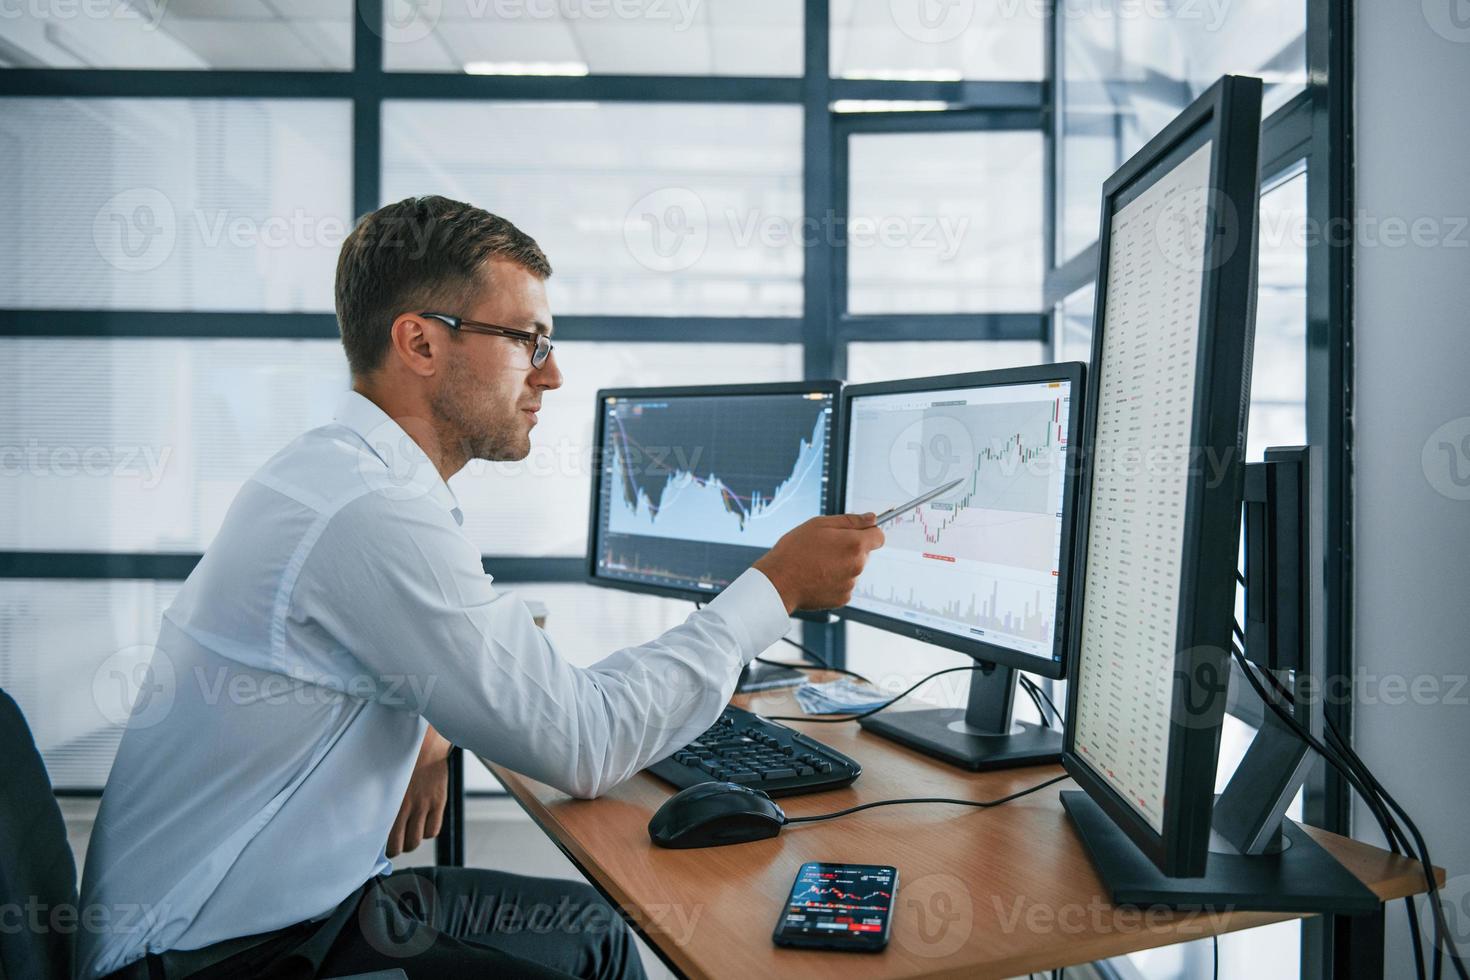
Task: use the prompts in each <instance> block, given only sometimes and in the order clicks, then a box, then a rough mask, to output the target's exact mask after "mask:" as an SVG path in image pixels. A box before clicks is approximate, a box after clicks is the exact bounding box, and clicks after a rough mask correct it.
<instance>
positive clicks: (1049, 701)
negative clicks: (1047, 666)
mask: <svg viewBox="0 0 1470 980" xmlns="http://www.w3.org/2000/svg"><path fill="white" fill-rule="evenodd" d="M1028 680H1029V678H1028ZM1031 686H1032V687H1034V688H1035V689H1036V693H1037V694H1040V695H1041V699H1042V700H1043V701H1045V702H1046V706H1047V707H1048V708H1050V709H1051V713H1052V716H1053V717H1054V718H1056V720H1057V724H1061V721H1062V713H1061V712H1060V711H1058V710H1057V706H1056V703H1055V702H1053V701H1052V699H1051V695H1049V694H1047V693H1046V688H1044V687H1042V686H1041V685H1040V684H1038V683H1036V682H1035V681H1031Z"/></svg>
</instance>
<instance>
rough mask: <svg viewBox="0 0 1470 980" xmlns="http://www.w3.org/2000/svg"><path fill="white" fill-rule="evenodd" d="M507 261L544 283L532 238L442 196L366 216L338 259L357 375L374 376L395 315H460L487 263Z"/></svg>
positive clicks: (341, 323)
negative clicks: (496, 258) (419, 312)
mask: <svg viewBox="0 0 1470 980" xmlns="http://www.w3.org/2000/svg"><path fill="white" fill-rule="evenodd" d="M494 257H499V258H505V259H509V260H510V261H512V262H514V263H516V264H517V265H519V266H520V267H521V268H523V269H525V270H526V271H528V272H530V273H532V274H534V275H536V276H538V277H539V278H541V279H545V278H546V277H547V276H549V275H551V263H549V262H547V261H546V256H545V254H544V253H542V251H541V246H539V245H537V244H536V241H535V239H533V238H531V236H530V235H527V234H526V233H525V232H523V231H521V230H520V229H519V228H517V227H516V226H515V225H513V224H511V223H510V222H509V221H506V220H505V219H504V218H502V217H499V216H498V215H493V214H491V213H490V212H489V211H486V210H484V209H482V208H477V207H475V206H474V205H471V204H465V203H463V202H461V201H451V200H450V199H449V198H447V197H438V196H433V197H410V198H405V199H404V200H402V201H399V202H398V203H396V204H388V205H385V206H383V207H381V208H379V209H378V210H376V211H374V212H373V213H372V214H369V215H367V216H366V217H364V218H363V219H362V220H361V221H359V222H358V223H357V227H356V228H354V229H352V233H351V234H350V235H348V236H347V240H346V241H344V242H343V243H342V254H341V255H339V256H338V257H337V325H338V327H339V328H340V329H341V331H342V346H343V348H344V349H345V350H346V351H347V364H348V366H349V367H350V368H351V369H352V374H353V375H354V376H355V377H361V376H364V375H367V374H371V373H372V372H373V371H375V370H377V368H378V366H379V365H380V364H382V362H383V356H384V354H385V353H386V352H387V350H388V345H389V337H390V334H391V332H392V328H393V321H394V319H396V318H397V317H398V316H399V315H400V314H403V313H410V312H418V311H421V310H435V311H436V312H444V313H454V314H463V312H464V310H463V307H464V306H465V305H467V304H468V303H470V302H472V301H473V300H474V298H475V297H476V295H477V294H478V293H479V291H480V289H482V288H483V286H484V280H483V279H481V278H480V270H481V268H482V267H483V265H484V264H485V262H486V261H487V260H488V259H491V258H494Z"/></svg>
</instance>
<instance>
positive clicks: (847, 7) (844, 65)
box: [831, 0, 1046, 81]
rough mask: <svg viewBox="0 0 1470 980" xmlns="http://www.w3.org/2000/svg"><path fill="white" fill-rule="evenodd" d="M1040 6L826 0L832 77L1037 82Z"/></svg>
mask: <svg viewBox="0 0 1470 980" xmlns="http://www.w3.org/2000/svg"><path fill="white" fill-rule="evenodd" d="M1045 27H1046V16H1045V6H1044V5H1042V4H1039V3H1015V4H1005V3H973V2H967V3H933V2H931V0H832V5H831V59H832V75H833V77H835V78H890V79H918V80H936V81H955V80H959V79H966V78H975V79H990V80H1027V79H1040V78H1041V77H1042V70H1043V57H1042V44H1043V40H1042V39H1043V36H1044V34H1045Z"/></svg>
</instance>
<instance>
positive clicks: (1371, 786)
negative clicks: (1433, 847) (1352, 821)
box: [1234, 647, 1425, 980]
mask: <svg viewBox="0 0 1470 980" xmlns="http://www.w3.org/2000/svg"><path fill="white" fill-rule="evenodd" d="M1234 652H1235V653H1236V654H1238V655H1239V656H1240V657H1241V658H1242V659H1241V664H1242V669H1245V670H1247V671H1248V672H1251V671H1250V668H1249V667H1248V666H1246V661H1245V659H1244V657H1245V651H1243V650H1241V649H1240V648H1239V647H1235V648H1234ZM1255 673H1257V674H1258V676H1260V677H1264V678H1266V680H1267V681H1269V682H1270V683H1271V686H1272V687H1274V688H1275V689H1276V692H1277V693H1278V694H1279V695H1280V696H1281V697H1282V698H1284V699H1285V700H1286V701H1287V702H1288V703H1291V704H1295V703H1296V698H1295V696H1293V694H1292V693H1291V691H1290V690H1288V689H1287V687H1286V685H1284V684H1283V683H1281V681H1280V680H1278V679H1277V677H1276V675H1275V674H1274V673H1272V672H1271V671H1269V670H1265V669H1258V671H1255ZM1257 693H1260V692H1259V691H1258V692H1257ZM1323 721H1324V722H1326V724H1327V741H1328V744H1330V745H1331V746H1332V748H1333V749H1334V751H1336V752H1337V753H1338V755H1339V756H1340V757H1341V758H1342V761H1343V762H1345V763H1347V764H1348V765H1349V766H1351V767H1352V768H1353V770H1354V771H1355V772H1356V773H1357V775H1358V779H1359V782H1360V783H1361V784H1362V785H1357V784H1354V786H1355V788H1356V789H1357V790H1358V793H1359V795H1360V796H1362V798H1363V802H1364V803H1366V804H1367V806H1368V810H1369V811H1370V812H1371V813H1372V814H1373V819H1374V821H1375V822H1376V823H1377V824H1378V829H1379V830H1380V831H1382V832H1383V836H1384V839H1385V840H1387V841H1388V849H1389V850H1390V851H1391V852H1393V853H1394V854H1401V853H1402V854H1407V855H1409V856H1410V857H1415V856H1416V855H1415V853H1414V847H1413V845H1411V844H1410V843H1409V837H1408V835H1407V834H1406V833H1405V832H1404V830H1403V828H1401V827H1400V826H1399V824H1398V821H1396V820H1395V819H1394V817H1393V815H1392V814H1391V813H1389V812H1388V810H1387V809H1386V807H1385V804H1384V802H1383V800H1382V798H1381V795H1382V793H1383V792H1384V790H1383V787H1382V784H1380V783H1379V782H1378V780H1377V778H1376V777H1375V776H1374V775H1373V773H1372V771H1371V770H1370V769H1369V768H1368V766H1367V764H1366V763H1364V762H1363V760H1362V759H1361V758H1360V757H1359V756H1358V754H1357V753H1356V752H1355V751H1353V748H1352V745H1351V744H1349V742H1348V740H1347V739H1346V738H1344V737H1343V735H1342V732H1340V731H1338V728H1337V725H1336V724H1335V723H1334V722H1333V720H1332V718H1331V717H1329V716H1327V715H1326V714H1325V713H1324V714H1323ZM1328 761H1329V762H1330V761H1332V760H1330V759H1329V760H1328ZM1334 765H1335V763H1334ZM1339 768H1340V767H1339ZM1365 789H1366V790H1367V792H1365V791H1364V790H1365ZM1400 844H1402V847H1403V849H1402V851H1401V850H1400ZM1404 911H1405V912H1406V913H1407V916H1408V920H1409V935H1410V936H1411V937H1412V941H1411V943H1410V945H1411V947H1412V948H1413V950H1414V975H1415V976H1416V977H1418V978H1419V980H1424V978H1425V972H1424V950H1423V949H1422V948H1421V947H1420V933H1419V912H1418V909H1417V908H1415V905H1414V898H1413V896H1406V897H1405V898H1404Z"/></svg>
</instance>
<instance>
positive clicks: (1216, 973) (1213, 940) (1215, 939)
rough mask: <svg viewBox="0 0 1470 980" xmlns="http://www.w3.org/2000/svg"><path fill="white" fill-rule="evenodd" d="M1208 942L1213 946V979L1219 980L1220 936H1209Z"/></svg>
mask: <svg viewBox="0 0 1470 980" xmlns="http://www.w3.org/2000/svg"><path fill="white" fill-rule="evenodd" d="M1210 943H1211V944H1212V945H1213V946H1214V947H1215V970H1214V976H1215V980H1220V937H1219V936H1211V937H1210Z"/></svg>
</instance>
